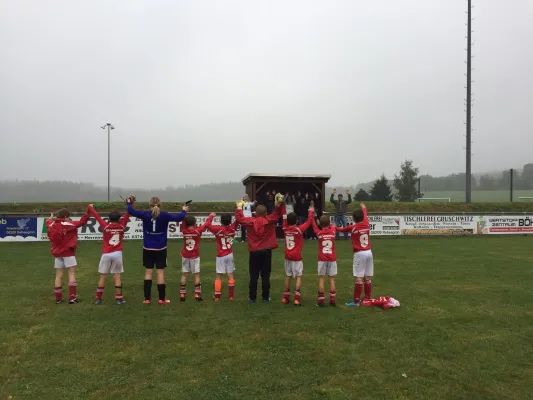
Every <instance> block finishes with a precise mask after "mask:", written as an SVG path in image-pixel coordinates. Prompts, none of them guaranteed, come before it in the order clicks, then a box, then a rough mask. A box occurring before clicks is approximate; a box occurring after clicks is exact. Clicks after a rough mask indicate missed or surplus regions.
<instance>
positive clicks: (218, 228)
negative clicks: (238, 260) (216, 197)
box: [207, 213, 238, 302]
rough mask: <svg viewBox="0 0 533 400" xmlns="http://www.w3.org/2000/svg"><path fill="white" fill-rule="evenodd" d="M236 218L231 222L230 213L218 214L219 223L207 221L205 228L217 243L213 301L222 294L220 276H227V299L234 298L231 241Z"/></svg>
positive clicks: (235, 226) (233, 264)
mask: <svg viewBox="0 0 533 400" xmlns="http://www.w3.org/2000/svg"><path fill="white" fill-rule="evenodd" d="M237 226H238V224H237V220H235V221H233V223H232V222H231V214H228V213H224V214H222V215H221V216H220V225H212V224H211V223H209V224H208V225H207V229H209V231H211V232H212V233H213V234H214V235H215V239H216V243H217V258H216V280H215V302H217V301H220V297H221V296H222V278H223V277H224V275H226V276H227V277H228V299H229V300H233V299H234V298H235V276H234V272H235V260H234V259H233V241H234V239H235V231H236V229H237Z"/></svg>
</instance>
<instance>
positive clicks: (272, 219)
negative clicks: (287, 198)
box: [266, 203, 285, 224]
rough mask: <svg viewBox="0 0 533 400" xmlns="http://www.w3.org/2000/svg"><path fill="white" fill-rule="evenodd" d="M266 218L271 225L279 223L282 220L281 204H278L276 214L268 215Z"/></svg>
mask: <svg viewBox="0 0 533 400" xmlns="http://www.w3.org/2000/svg"><path fill="white" fill-rule="evenodd" d="M282 204H283V203H282ZM283 205H285V204H283ZM266 218H267V221H268V223H269V224H275V223H276V222H278V221H279V219H280V218H281V205H280V204H279V203H278V204H276V207H274V212H273V213H272V214H270V215H267V217H266Z"/></svg>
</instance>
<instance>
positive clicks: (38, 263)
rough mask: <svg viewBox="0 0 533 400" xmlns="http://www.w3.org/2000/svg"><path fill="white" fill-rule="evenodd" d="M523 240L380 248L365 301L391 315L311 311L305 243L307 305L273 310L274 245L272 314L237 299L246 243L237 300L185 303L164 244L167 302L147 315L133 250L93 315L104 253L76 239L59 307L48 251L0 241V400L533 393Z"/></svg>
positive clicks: (343, 288)
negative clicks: (72, 296) (71, 287)
mask: <svg viewBox="0 0 533 400" xmlns="http://www.w3.org/2000/svg"><path fill="white" fill-rule="evenodd" d="M532 241H533V238H531V237H471V238H428V239H425V238H416V239H376V240H375V241H374V255H375V266H376V277H375V279H374V295H375V296H380V295H391V296H393V297H395V298H397V299H398V300H400V302H401V303H402V306H401V307H400V308H399V309H393V310H385V311H384V310H381V309H377V308H376V309H374V308H363V307H361V308H357V309H349V308H346V307H344V306H338V307H337V308H331V307H326V308H324V309H319V308H316V307H314V305H313V303H314V300H315V294H316V276H315V271H316V262H315V260H316V248H315V246H316V243H314V242H310V243H307V244H306V246H305V249H304V256H305V265H306V267H305V274H304V286H303V302H304V304H305V306H304V307H301V308H295V307H293V306H292V305H291V306H284V305H282V304H281V302H280V299H281V295H282V290H283V288H282V280H283V276H282V271H283V268H282V259H283V252H282V251H281V250H277V251H276V252H275V258H274V272H273V280H272V297H273V302H272V303H270V304H262V303H258V304H253V305H249V304H248V303H247V302H246V297H247V275H248V274H247V268H246V261H247V252H246V248H245V247H244V246H243V245H241V244H239V245H235V257H236V261H237V268H238V269H237V278H236V281H237V299H236V301H234V302H233V303H229V302H228V301H227V300H225V299H224V301H223V302H221V303H218V304H213V303H212V301H205V302H204V303H203V304H198V303H196V302H193V301H191V298H189V301H187V302H186V303H180V302H179V301H176V300H177V298H178V291H179V287H178V279H179V270H178V268H177V265H178V257H177V254H178V251H179V249H178V245H179V243H176V242H173V243H172V244H171V246H170V248H169V255H174V256H171V257H169V264H170V266H169V268H168V270H167V278H168V291H167V293H169V298H170V299H171V300H172V303H171V304H170V305H168V306H159V305H157V304H152V305H150V306H145V305H143V304H141V302H142V280H143V268H142V267H141V266H140V261H141V243H140V242H128V243H126V246H125V261H126V272H125V274H124V294H125V298H126V300H127V301H128V304H126V305H124V306H115V305H114V304H113V301H112V295H111V293H112V289H107V290H106V293H105V295H104V303H105V304H104V305H103V306H100V307H95V306H93V304H92V302H93V296H94V291H95V286H96V282H97V279H98V274H97V272H96V270H97V264H98V260H99V254H100V244H99V243H95V242H92V243H88V242H82V243H80V248H79V252H78V263H79V267H78V275H77V280H78V288H79V289H78V292H79V294H80V296H81V297H82V300H83V302H82V303H79V304H76V305H68V304H62V305H55V304H54V303H53V287H52V286H53V275H54V271H53V268H52V258H51V257H50V256H49V254H48V246H47V244H45V243H36V244H28V243H25V244H1V245H0V281H1V282H2V288H3V290H2V291H0V300H1V304H2V307H1V309H0V319H1V321H2V323H1V325H0V338H1V345H2V356H1V359H2V362H1V363H0V382H1V383H0V398H2V399H8V398H10V399H11V398H13V399H49V398H50V399H51V398H56V399H59V398H61V399H82V398H83V399H85V398H89V399H116V398H121V399H146V398H151V399H276V400H282V399H291V400H293V399H295V398H297V399H361V400H362V399H528V398H533V346H532V345H531V340H532V338H533V324H532V320H533V311H532V309H531V304H533V290H531V288H532V287H533V268H531V265H532V263H533V250H532V248H533V246H532V244H533V242H532ZM337 253H338V261H339V270H340V272H339V276H338V280H337V282H338V288H337V292H338V300H339V302H341V301H342V302H344V301H347V300H350V298H351V296H352V277H351V269H352V268H351V249H350V246H349V243H348V242H344V241H342V242H339V243H338V250H337ZM202 254H203V255H202V275H203V279H202V281H203V290H204V294H205V297H206V298H208V299H210V297H211V293H212V285H213V275H214V274H213V271H214V243H212V242H207V241H206V242H205V243H203V244H202ZM108 286H109V287H110V288H111V285H110V284H109V285H108ZM154 289H155V287H154ZM191 292H192V291H191V285H189V294H190V295H192V293H191ZM155 294H156V293H155V290H154V293H153V295H154V298H155Z"/></svg>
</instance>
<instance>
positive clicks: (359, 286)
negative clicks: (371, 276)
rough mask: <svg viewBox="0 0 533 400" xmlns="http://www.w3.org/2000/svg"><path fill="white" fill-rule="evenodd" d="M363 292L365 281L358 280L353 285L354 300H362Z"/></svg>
mask: <svg viewBox="0 0 533 400" xmlns="http://www.w3.org/2000/svg"><path fill="white" fill-rule="evenodd" d="M362 292H363V283H362V282H356V283H355V285H354V287H353V301H354V302H356V303H357V302H358V301H359V300H361V293H362Z"/></svg>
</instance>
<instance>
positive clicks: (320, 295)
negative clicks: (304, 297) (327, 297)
mask: <svg viewBox="0 0 533 400" xmlns="http://www.w3.org/2000/svg"><path fill="white" fill-rule="evenodd" d="M318 303H319V304H324V293H320V292H318Z"/></svg>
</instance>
